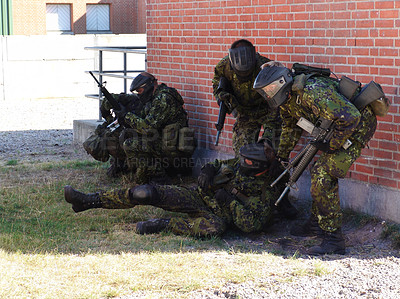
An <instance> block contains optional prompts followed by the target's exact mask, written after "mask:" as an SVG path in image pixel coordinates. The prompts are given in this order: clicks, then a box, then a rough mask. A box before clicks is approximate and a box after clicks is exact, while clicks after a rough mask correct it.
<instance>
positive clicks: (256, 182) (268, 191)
mask: <svg viewBox="0 0 400 299" xmlns="http://www.w3.org/2000/svg"><path fill="white" fill-rule="evenodd" d="M212 164H213V166H214V168H215V169H216V173H217V174H216V175H215V177H214V183H213V186H212V189H211V190H207V191H205V190H201V188H199V191H200V192H201V194H202V197H203V200H204V201H205V203H206V204H207V206H209V207H210V209H211V210H213V211H214V213H216V214H217V215H219V216H221V217H222V218H224V219H225V220H226V221H227V222H228V223H231V224H233V225H235V226H236V227H237V228H239V229H240V230H242V231H244V232H254V231H260V230H262V229H263V228H264V227H265V226H266V225H267V224H268V222H269V221H270V220H271V217H272V212H271V211H272V209H271V201H273V200H274V199H277V198H278V197H279V195H280V193H281V191H282V190H283V188H284V184H282V185H281V186H278V187H274V188H271V187H269V185H270V184H271V183H272V182H273V179H272V177H270V176H268V174H263V175H260V176H257V177H256V176H245V175H242V174H241V173H240V170H239V160H238V159H230V160H223V161H221V160H215V161H214V162H213V163H212ZM221 188H224V189H225V190H226V191H228V193H231V194H232V197H233V198H234V199H233V200H232V201H231V202H230V204H229V206H227V207H221V206H220V205H219V204H218V203H217V200H216V199H215V191H216V190H218V189H221ZM234 194H236V195H234Z"/></svg>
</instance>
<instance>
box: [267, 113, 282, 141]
mask: <svg viewBox="0 0 400 299" xmlns="http://www.w3.org/2000/svg"><path fill="white" fill-rule="evenodd" d="M278 109H279V108H278ZM278 109H274V110H272V111H271V112H270V113H269V115H268V118H267V120H266V122H265V123H264V124H263V128H264V132H263V135H262V137H263V138H268V139H269V140H271V142H272V141H274V140H275V138H276V137H277V134H279V131H280V130H281V126H282V121H281V118H280V115H279V110H278ZM278 137H279V136H278Z"/></svg>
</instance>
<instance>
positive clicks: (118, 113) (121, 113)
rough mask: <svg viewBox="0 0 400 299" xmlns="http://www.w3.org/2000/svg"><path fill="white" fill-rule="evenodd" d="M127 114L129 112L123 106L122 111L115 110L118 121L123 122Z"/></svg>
mask: <svg viewBox="0 0 400 299" xmlns="http://www.w3.org/2000/svg"><path fill="white" fill-rule="evenodd" d="M127 113H128V110H127V109H126V108H125V107H124V106H122V105H120V109H118V110H116V109H114V114H115V116H116V117H117V119H118V121H119V120H123V119H124V118H125V115H126V114H127Z"/></svg>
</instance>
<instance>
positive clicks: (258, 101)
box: [212, 53, 279, 138]
mask: <svg viewBox="0 0 400 299" xmlns="http://www.w3.org/2000/svg"><path fill="white" fill-rule="evenodd" d="M256 60H257V63H256V67H255V68H254V72H253V74H252V76H251V79H249V80H247V81H244V82H243V81H241V80H240V79H239V78H238V76H237V75H236V73H235V72H234V71H233V69H232V67H231V64H230V61H229V56H225V57H224V58H222V59H221V60H220V61H219V62H218V64H217V65H216V66H215V69H214V77H213V79H212V85H213V94H214V97H216V96H217V89H218V85H219V81H220V78H221V77H226V78H227V79H228V81H229V82H230V83H231V87H232V91H233V96H235V98H236V100H237V106H236V112H237V114H238V117H239V116H240V115H246V116H249V118H251V119H259V118H260V117H263V116H265V115H268V116H269V117H268V120H267V122H266V123H265V125H264V126H265V128H264V131H268V132H274V131H275V130H276V129H277V119H279V111H278V109H275V110H271V109H270V108H269V107H268V104H267V102H266V101H265V100H264V98H263V97H262V96H261V95H260V94H259V93H258V92H257V91H255V90H254V88H253V84H254V80H255V79H256V77H257V75H258V73H259V71H260V70H261V68H260V67H261V65H263V64H264V63H267V62H269V61H271V60H270V59H268V58H266V57H264V56H261V55H260V54H259V53H257V54H256ZM268 137H269V138H272V136H268Z"/></svg>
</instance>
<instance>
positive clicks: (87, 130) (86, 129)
mask: <svg viewBox="0 0 400 299" xmlns="http://www.w3.org/2000/svg"><path fill="white" fill-rule="evenodd" d="M101 123H102V121H99V120H95V119H80V120H74V121H73V136H74V137H73V142H74V143H75V144H82V143H83V142H84V141H85V140H86V139H87V138H88V137H89V136H90V135H91V134H92V133H93V132H94V130H95V129H96V127H97V126H98V125H99V124H101Z"/></svg>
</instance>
